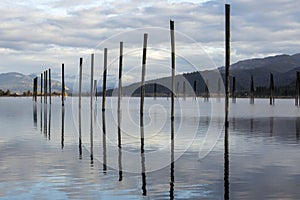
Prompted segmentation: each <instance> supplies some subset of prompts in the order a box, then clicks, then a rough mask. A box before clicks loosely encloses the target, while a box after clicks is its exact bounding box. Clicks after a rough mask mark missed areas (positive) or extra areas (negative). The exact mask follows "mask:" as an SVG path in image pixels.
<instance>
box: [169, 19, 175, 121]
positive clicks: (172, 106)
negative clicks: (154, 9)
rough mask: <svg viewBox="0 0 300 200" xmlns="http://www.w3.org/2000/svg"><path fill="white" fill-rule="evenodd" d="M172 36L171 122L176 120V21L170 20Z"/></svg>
mask: <svg viewBox="0 0 300 200" xmlns="http://www.w3.org/2000/svg"><path fill="white" fill-rule="evenodd" d="M170 35H171V67H172V83H171V84H172V86H171V120H174V78H175V36H174V21H172V20H170Z"/></svg>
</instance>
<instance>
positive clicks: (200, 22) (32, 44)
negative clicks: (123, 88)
mask: <svg viewBox="0 0 300 200" xmlns="http://www.w3.org/2000/svg"><path fill="white" fill-rule="evenodd" d="M229 3H230V4H231V41H232V44H231V48H232V57H231V60H232V62H236V61H238V60H240V59H247V58H252V57H256V56H260V57H264V56H269V55H274V54H281V53H286V54H293V53H297V51H299V50H298V49H299V48H298V47H299V40H298V36H299V30H300V21H299V19H300V16H299V15H300V14H298V9H297V8H298V6H297V4H298V3H297V2H295V1H292V0H272V1H271V0H265V1H250V0H231V1H230V2H229ZM0 12H1V18H0V26H1V29H0V34H1V38H0V49H1V52H2V54H1V55H0V58H1V60H2V61H3V62H2V64H1V68H0V69H1V71H3V72H4V71H20V72H23V73H31V72H39V71H42V70H43V66H53V67H54V70H55V69H57V72H59V71H60V65H61V63H62V62H64V63H65V64H66V66H69V67H68V68H67V70H68V71H69V72H70V73H74V74H76V73H77V71H78V70H77V69H78V59H79V57H88V56H89V55H90V53H91V52H95V54H96V55H95V56H96V60H97V65H98V69H97V72H98V73H99V74H100V73H101V70H102V67H101V66H102V63H103V48H108V49H109V62H110V63H112V64H111V68H110V71H111V75H117V72H118V56H119V55H118V54H119V50H118V48H119V42H120V41H124V53H126V52H127V55H126V56H124V70H128V71H130V72H131V73H132V74H130V75H129V74H128V77H129V76H130V77H135V78H130V79H128V80H139V77H138V76H140V73H139V71H138V70H137V69H139V68H140V65H141V53H142V41H143V34H144V33H145V32H147V33H148V34H149V40H148V47H149V50H148V51H149V53H148V59H149V71H147V73H148V76H146V77H148V78H150V77H158V76H168V75H169V71H168V67H169V62H170V58H169V53H170V35H169V20H170V19H172V20H174V21H175V30H176V35H175V37H176V53H177V59H178V60H177V70H178V73H181V72H185V71H194V70H197V69H206V68H212V67H216V66H222V65H223V63H224V2H223V1H203V2H202V3H196V2H195V1H186V2H184V1H151V2H149V1H137V0H127V1H125V0H124V1H113V0H107V1H101V2H95V1H85V2H84V3H83V2H82V1H69V0H64V1H62V0H56V1H50V0H43V1H35V0H31V1H25V2H24V1H19V0H16V1H14V2H11V1H9V2H8V1H2V2H1V3H0ZM128 52H129V53H128ZM87 65H89V64H87ZM150 65H151V66H152V68H151V67H150ZM154 65H157V66H166V68H163V69H164V70H162V68H161V67H155V66H154ZM20 66H22V67H20ZM86 67H88V66H86ZM133 69H136V71H134V70H133Z"/></svg>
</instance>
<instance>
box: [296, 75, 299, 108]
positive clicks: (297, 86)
mask: <svg viewBox="0 0 300 200" xmlns="http://www.w3.org/2000/svg"><path fill="white" fill-rule="evenodd" d="M299 95H300V72H297V73H296V96H295V105H296V106H299V105H300V102H299V101H300V97H299Z"/></svg>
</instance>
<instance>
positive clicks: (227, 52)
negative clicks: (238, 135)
mask: <svg viewBox="0 0 300 200" xmlns="http://www.w3.org/2000/svg"><path fill="white" fill-rule="evenodd" d="M225 40H226V42H225V93H226V95H225V127H228V126H229V119H228V115H229V83H230V80H229V66H230V5H229V4H226V5H225Z"/></svg>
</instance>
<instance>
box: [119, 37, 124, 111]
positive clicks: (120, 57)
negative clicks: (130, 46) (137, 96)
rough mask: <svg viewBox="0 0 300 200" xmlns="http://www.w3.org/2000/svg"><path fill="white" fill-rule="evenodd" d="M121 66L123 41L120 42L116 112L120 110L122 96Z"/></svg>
mask: <svg viewBox="0 0 300 200" xmlns="http://www.w3.org/2000/svg"><path fill="white" fill-rule="evenodd" d="M122 68H123V42H120V56H119V89H118V112H120V111H121V98H122Z"/></svg>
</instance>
